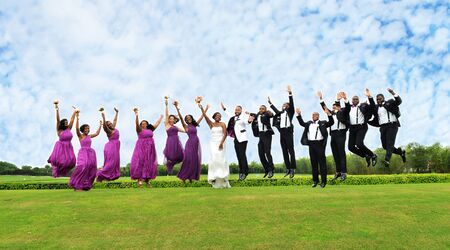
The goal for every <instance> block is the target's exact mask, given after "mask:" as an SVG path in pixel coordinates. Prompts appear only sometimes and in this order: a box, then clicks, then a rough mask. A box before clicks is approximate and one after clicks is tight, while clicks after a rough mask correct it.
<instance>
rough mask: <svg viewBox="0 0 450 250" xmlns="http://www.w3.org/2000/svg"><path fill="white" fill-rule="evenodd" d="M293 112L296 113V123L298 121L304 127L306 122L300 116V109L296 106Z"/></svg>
mask: <svg viewBox="0 0 450 250" xmlns="http://www.w3.org/2000/svg"><path fill="white" fill-rule="evenodd" d="M295 112H296V113H297V120H298V123H300V125H301V126H302V127H305V126H306V123H305V122H304V121H303V118H302V111H301V110H300V108H296V109H295Z"/></svg>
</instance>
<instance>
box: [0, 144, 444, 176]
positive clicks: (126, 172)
mask: <svg viewBox="0 0 450 250" xmlns="http://www.w3.org/2000/svg"><path fill="white" fill-rule="evenodd" d="M405 150H406V154H407V161H406V163H403V162H402V160H401V158H400V157H396V156H394V157H392V159H391V165H390V167H389V168H385V167H384V166H383V164H382V163H380V162H379V163H377V165H376V166H375V167H369V168H368V167H367V166H366V161H365V159H363V158H361V157H359V156H357V155H354V154H352V153H349V154H347V173H348V174H353V175H367V174H401V173H450V147H449V146H442V145H441V144H439V143H436V144H433V145H431V146H424V145H421V144H418V143H410V144H408V145H406V147H405ZM385 152H386V151H385V150H383V149H382V148H379V149H376V150H375V152H374V153H375V154H377V155H378V158H379V159H384V154H385ZM179 170H180V165H177V166H175V167H174V171H173V174H174V175H176V174H177V173H178V171H179ZM285 171H286V168H285V167H284V164H283V163H278V164H275V172H276V173H284V172H285ZM327 171H328V174H334V173H335V164H334V160H333V156H332V155H329V156H327ZM230 172H231V173H232V174H237V173H239V166H238V165H237V164H236V163H231V164H230ZM249 172H250V173H264V169H263V167H262V165H261V164H260V163H259V162H254V161H253V162H250V163H249ZM296 172H297V173H300V174H310V173H311V163H310V160H309V158H308V157H301V158H299V159H297V170H296ZM207 173H208V165H207V164H202V174H207ZM0 175H33V176H51V175H52V169H51V167H50V166H49V165H45V166H44V167H32V166H22V167H20V168H19V167H17V166H16V165H15V164H13V163H9V162H4V161H0ZM158 175H167V171H166V167H165V166H163V165H159V166H158ZM121 176H124V177H128V176H130V164H127V165H126V166H124V167H121Z"/></svg>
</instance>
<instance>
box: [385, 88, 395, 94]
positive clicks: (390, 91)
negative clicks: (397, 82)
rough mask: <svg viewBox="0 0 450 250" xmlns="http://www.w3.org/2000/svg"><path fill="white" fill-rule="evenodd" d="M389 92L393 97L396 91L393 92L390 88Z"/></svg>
mask: <svg viewBox="0 0 450 250" xmlns="http://www.w3.org/2000/svg"><path fill="white" fill-rule="evenodd" d="M387 91H388V92H389V93H391V95H395V92H394V90H392V89H391V88H388V89H387Z"/></svg>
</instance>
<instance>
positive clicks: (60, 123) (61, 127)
mask: <svg viewBox="0 0 450 250" xmlns="http://www.w3.org/2000/svg"><path fill="white" fill-rule="evenodd" d="M66 122H67V119H62V120H61V121H59V127H58V129H59V130H66V129H67V128H68V127H69V126H67V125H66V124H65V123H66Z"/></svg>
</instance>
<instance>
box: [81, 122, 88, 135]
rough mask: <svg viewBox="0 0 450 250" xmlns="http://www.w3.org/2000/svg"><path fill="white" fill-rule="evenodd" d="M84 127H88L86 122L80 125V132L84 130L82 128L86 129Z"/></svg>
mask: <svg viewBox="0 0 450 250" xmlns="http://www.w3.org/2000/svg"><path fill="white" fill-rule="evenodd" d="M86 127H89V125H87V124H83V125H81V127H80V132H81V133H83V132H84V129H86Z"/></svg>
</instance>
